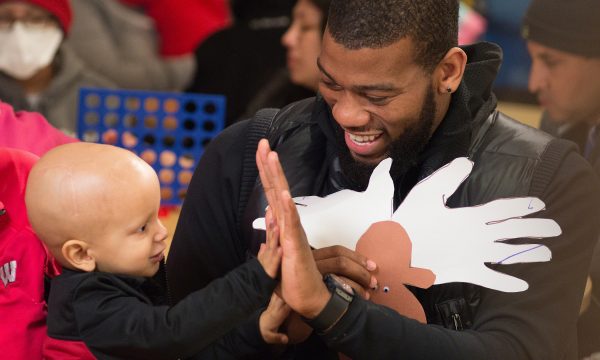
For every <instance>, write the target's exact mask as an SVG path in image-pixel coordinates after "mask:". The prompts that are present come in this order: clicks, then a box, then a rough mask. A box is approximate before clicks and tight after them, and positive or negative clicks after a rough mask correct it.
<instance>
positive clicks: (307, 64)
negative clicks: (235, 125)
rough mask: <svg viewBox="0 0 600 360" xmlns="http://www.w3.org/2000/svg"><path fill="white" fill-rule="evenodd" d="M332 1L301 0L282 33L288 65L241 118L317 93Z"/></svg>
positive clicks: (270, 82) (251, 103) (257, 95)
mask: <svg viewBox="0 0 600 360" xmlns="http://www.w3.org/2000/svg"><path fill="white" fill-rule="evenodd" d="M329 3H330V0H298V2H297V3H296V5H295V6H294V9H293V11H292V22H291V24H290V27H289V28H288V29H287V31H286V32H285V33H284V34H283V36H282V37H281V44H282V45H283V46H284V47H285V49H286V60H287V62H286V65H287V66H286V67H285V68H281V69H280V70H279V71H277V72H276V73H275V75H274V76H272V77H271V80H270V81H269V82H268V83H267V84H266V85H265V86H264V87H263V88H262V89H261V90H260V91H258V93H257V94H256V96H255V97H254V99H253V100H252V101H250V103H249V104H248V107H247V109H246V112H245V114H244V116H242V117H241V118H248V117H251V116H253V115H254V114H255V113H256V111H258V110H259V109H262V108H266V107H275V108H281V107H283V106H285V105H287V104H289V103H292V102H294V101H298V100H301V99H304V98H307V97H311V96H314V95H315V93H316V92H317V90H318V85H319V68H318V67H317V57H318V56H319V53H320V52H321V38H322V37H323V31H324V30H325V25H326V24H327V15H328V13H329Z"/></svg>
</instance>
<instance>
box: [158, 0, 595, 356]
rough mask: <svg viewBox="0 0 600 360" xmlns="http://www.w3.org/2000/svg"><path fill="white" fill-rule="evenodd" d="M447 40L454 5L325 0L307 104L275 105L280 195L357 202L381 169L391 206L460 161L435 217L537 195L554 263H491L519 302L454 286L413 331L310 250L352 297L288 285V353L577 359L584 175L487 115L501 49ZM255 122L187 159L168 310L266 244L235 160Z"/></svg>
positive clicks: (358, 278)
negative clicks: (194, 162) (293, 325)
mask: <svg viewBox="0 0 600 360" xmlns="http://www.w3.org/2000/svg"><path fill="white" fill-rule="evenodd" d="M457 28H458V2H457V1H455V0H380V1H360V0H334V1H332V3H331V6H330V13H329V18H328V25H327V28H326V30H325V34H324V37H323V43H322V50H321V54H320V56H319V59H318V66H319V69H320V83H319V92H320V94H319V95H318V96H317V97H316V98H311V99H306V100H303V101H300V102H298V103H294V104H291V105H289V106H287V107H285V108H284V109H282V110H281V111H280V112H279V113H278V114H277V115H276V116H275V118H274V120H273V124H272V126H271V127H270V131H269V133H268V138H269V141H270V143H271V145H272V147H273V148H274V149H275V151H276V152H277V153H278V155H279V159H280V161H281V163H282V165H283V168H284V170H285V174H286V177H287V179H288V181H289V185H290V189H291V194H292V196H309V195H317V196H326V195H329V194H331V193H334V192H337V191H339V190H342V189H352V190H357V191H360V190H364V189H365V187H366V185H367V183H368V179H369V175H370V174H371V172H372V170H373V169H374V167H375V166H376V165H377V164H378V163H379V162H380V161H381V160H383V159H384V158H386V157H392V158H393V160H394V161H393V165H392V168H391V170H390V174H391V176H392V179H393V181H394V187H395V193H394V207H397V206H399V204H401V203H402V202H403V200H404V198H405V197H406V195H407V194H408V192H409V191H410V190H411V189H412V188H413V187H414V186H415V184H417V183H418V182H419V181H420V180H422V179H424V178H426V177H428V176H429V175H431V174H432V173H433V172H434V171H435V170H437V169H439V168H440V167H442V166H443V165H445V164H447V163H449V162H450V161H451V160H453V159H455V158H457V157H462V156H466V157H469V158H470V159H472V160H473V161H474V163H475V166H474V168H473V171H472V173H471V175H470V176H469V178H468V179H467V180H466V181H465V183H463V185H462V186H461V187H459V188H458V190H457V191H456V192H455V193H454V195H452V196H451V197H450V198H449V199H448V202H447V204H448V206H450V207H464V206H475V205H479V204H483V203H486V202H488V201H491V200H495V199H498V198H510V197H519V196H537V197H539V198H540V199H541V200H543V201H544V203H545V204H546V211H545V212H543V213H542V214H541V215H540V216H543V217H545V218H550V219H554V220H555V221H556V222H557V223H558V224H559V225H560V227H561V229H562V235H561V236H558V237H556V238H553V239H551V240H547V241H543V243H544V245H547V246H548V247H549V248H550V249H551V252H552V254H553V258H552V260H551V261H550V262H548V263H544V264H517V265H507V266H505V265H489V266H490V267H492V268H493V269H495V270H498V271H501V272H503V273H506V274H509V275H512V276H516V277H519V278H521V279H524V280H525V281H527V282H528V284H529V285H530V287H529V289H528V290H527V291H524V292H520V293H502V292H498V291H495V290H489V289H485V288H482V287H478V286H475V285H471V284H466V283H449V284H442V285H435V286H432V287H431V288H429V289H427V290H422V289H413V290H412V291H413V292H414V294H415V296H416V297H417V299H418V300H419V302H420V303H421V305H422V306H423V309H424V311H425V314H426V317H427V324H421V323H419V322H417V321H414V320H412V319H408V318H406V317H403V316H401V315H399V314H397V313H395V312H393V311H392V310H390V309H389V308H386V307H383V306H379V305H376V304H373V303H371V302H369V301H366V300H365V299H364V298H363V297H366V296H364V289H365V288H368V287H375V286H377V279H376V278H375V277H374V276H373V275H372V270H374V268H375V265H376V264H373V262H372V261H370V260H369V259H367V258H365V257H363V256H361V255H359V254H356V253H354V252H353V251H350V250H349V249H343V248H339V247H331V248H321V249H315V250H314V251H313V256H314V260H315V262H316V266H317V268H318V270H319V271H320V272H321V273H322V274H328V273H335V274H337V275H339V276H341V277H342V280H343V281H344V282H345V283H346V284H349V285H351V286H352V288H353V289H354V291H355V292H356V295H352V294H346V296H340V291H342V290H340V289H342V288H344V286H340V285H339V284H338V285H336V284H335V283H334V282H333V281H332V280H331V277H326V279H327V284H328V286H330V289H334V288H336V287H337V290H339V291H333V290H332V292H331V293H328V292H323V291H322V289H323V284H322V283H319V282H317V283H316V284H315V282H314V281H311V280H310V279H309V278H308V277H307V278H306V281H300V280H298V281H296V283H297V284H299V285H305V286H304V288H302V286H299V287H295V286H291V287H287V290H284V294H283V296H284V298H285V297H286V292H287V295H290V292H292V293H293V292H294V291H297V293H294V294H293V295H294V296H296V297H298V296H299V297H301V298H303V299H305V301H304V303H303V304H302V306H300V307H298V308H295V310H296V311H298V312H299V313H300V314H301V315H303V316H304V317H305V318H306V319H307V323H308V324H309V325H310V326H312V328H313V329H314V330H315V331H314V332H313V334H312V336H311V337H310V338H309V339H308V340H307V341H305V342H303V343H302V344H300V345H297V346H295V347H293V348H290V349H288V353H287V355H290V353H291V355H293V356H294V357H295V358H311V359H314V358H335V356H337V353H338V352H342V353H345V354H346V355H348V356H350V357H351V358H355V359H365V358H373V359H385V358H398V357H403V358H408V359H413V358H426V359H496V358H497V359H523V358H533V359H563V358H568V359H574V358H576V357H577V354H576V348H577V346H576V331H575V324H576V319H577V313H578V310H579V305H580V303H581V297H582V294H583V289H584V284H585V278H586V272H587V267H588V264H589V261H590V256H591V249H592V247H593V245H594V242H595V239H594V234H596V232H597V231H598V225H599V224H600V222H599V221H598V220H600V219H598V214H600V212H599V210H600V209H599V206H600V192H599V191H598V190H597V189H595V188H594V184H595V181H596V180H595V179H596V178H595V175H594V174H593V171H592V169H591V168H590V167H589V165H588V164H587V163H586V162H585V160H584V159H583V158H582V157H581V156H580V155H579V154H577V152H576V150H575V148H574V147H572V146H571V145H569V144H568V143H566V142H563V141H562V140H556V139H554V138H552V137H550V136H548V135H546V134H544V133H542V132H540V131H538V130H535V129H532V128H529V127H526V126H524V125H522V124H520V123H519V122H517V121H514V120H512V119H509V118H508V117H506V116H505V115H503V114H501V113H500V112H498V111H496V98H495V96H494V95H493V94H492V92H491V87H492V83H493V81H494V78H495V76H496V73H497V71H498V68H499V66H500V64H501V58H502V52H501V49H500V48H499V47H498V46H496V45H494V44H490V43H480V44H475V45H472V46H467V47H463V48H459V47H457ZM256 123H257V120H256V119H255V120H253V121H245V122H241V123H239V124H236V125H234V126H232V127H230V128H228V129H226V130H225V131H224V132H223V133H222V134H221V135H220V136H219V137H218V138H217V139H215V140H214V141H213V142H212V143H211V145H210V146H209V148H208V149H207V150H206V152H205V154H204V156H203V157H202V159H201V161H200V164H199V166H198V169H197V171H196V174H195V175H194V178H193V179H192V183H191V185H190V188H189V192H188V196H187V198H186V201H185V203H184V206H183V210H182V214H181V218H180V221H179V224H178V226H177V230H176V233H175V236H174V240H173V245H172V247H171V251H170V255H169V261H168V264H167V267H168V273H169V279H170V283H171V289H172V290H173V293H174V294H173V295H174V297H175V300H177V299H180V298H182V297H183V296H185V295H186V294H187V293H189V292H191V291H194V290H195V289H198V288H201V287H203V286H205V285H206V284H207V283H208V282H210V281H211V280H212V279H213V278H216V277H219V276H222V275H223V274H225V273H226V272H228V271H229V270H231V269H233V268H234V267H236V266H238V265H239V264H240V263H243V262H245V261H246V259H247V258H248V257H249V256H252V253H253V252H255V251H256V250H257V249H258V244H259V243H260V242H261V241H264V240H263V239H261V237H260V234H257V233H256V232H252V228H251V221H252V220H254V219H255V218H258V217H261V216H263V214H264V208H265V204H266V203H265V200H264V195H263V193H262V188H261V186H260V184H256V186H254V184H255V178H253V177H251V176H250V181H251V183H252V185H253V186H254V190H253V192H252V193H251V194H250V195H249V199H250V200H249V202H248V204H247V206H245V205H244V204H245V203H244V201H245V200H244V199H245V198H247V197H248V194H247V193H245V185H244V184H245V183H247V182H248V179H247V177H248V174H249V173H248V172H247V171H246V169H247V167H246V166H244V163H248V162H252V161H254V151H255V147H252V146H249V145H252V143H251V142H249V141H248V140H247V138H248V136H249V134H252V133H253V132H254V131H256V127H255V124H256ZM590 189H592V190H590ZM240 204H241V205H240ZM424 206H425V205H424ZM349 221H351V219H349ZM323 226H327V224H324V225H323ZM431 226H436V224H431ZM465 231H468V229H465ZM309 240H310V239H309ZM446 241H448V242H452V241H453V239H452V238H448V239H446ZM521 241H522V240H520V239H518V240H515V241H511V243H512V242H515V243H519V242H521ZM525 241H526V240H525ZM284 257H285V252H284ZM309 267H310V266H307V268H309ZM302 276H304V275H303V272H299V273H298V274H297V277H298V279H302ZM313 279H314V278H313ZM283 281H284V285H283V286H284V288H285V281H286V280H285V279H284V280H283ZM307 287H308V290H307ZM310 287H313V289H314V290H313V291H311V288H310ZM301 288H302V289H301ZM300 303H302V302H300ZM290 306H291V305H290Z"/></svg>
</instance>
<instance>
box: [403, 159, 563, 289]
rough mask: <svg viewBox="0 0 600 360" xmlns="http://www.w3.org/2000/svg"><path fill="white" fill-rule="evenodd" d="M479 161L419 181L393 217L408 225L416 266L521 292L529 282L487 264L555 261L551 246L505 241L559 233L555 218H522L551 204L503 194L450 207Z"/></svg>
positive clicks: (444, 277) (442, 276)
mask: <svg viewBox="0 0 600 360" xmlns="http://www.w3.org/2000/svg"><path fill="white" fill-rule="evenodd" d="M472 169H473V163H472V162H471V161H469V160H468V159H466V158H458V159H455V160H453V161H452V162H451V163H450V164H448V165H446V166H444V167H442V168H440V169H439V170H438V171H436V172H435V173H433V174H432V175H431V176H429V177H428V178H426V179H424V180H423V181H421V182H420V183H418V184H417V185H416V186H415V187H414V188H413V189H412V190H411V192H410V193H409V194H408V196H407V197H406V199H404V201H403V202H402V204H401V205H400V206H399V207H398V209H397V210H396V212H395V213H394V215H393V216H392V219H393V220H394V221H397V222H399V223H400V224H402V226H403V227H404V228H405V229H406V232H407V233H408V235H409V236H410V240H411V242H412V244H413V251H412V262H411V265H412V266H414V267H422V268H426V269H430V270H431V271H433V272H434V273H435V275H436V281H435V283H436V284H443V283H448V282H454V281H458V282H468V283H472V284H476V285H480V286H485V287H488V288H492V289H496V290H500V291H505V292H516V291H523V290H526V289H527V288H528V285H527V282H525V281H523V280H521V279H518V278H515V277H513V276H509V275H506V274H503V273H500V272H497V271H494V270H491V269H490V268H488V267H487V266H485V265H484V263H486V262H489V263H494V264H514V263H524V262H540V261H549V260H550V259H551V258H552V254H551V252H550V249H548V248H547V247H546V246H543V245H538V244H532V245H512V244H506V243H503V242H502V240H507V239H513V238H522V237H527V238H546V237H553V236H558V235H560V234H561V229H560V227H559V226H558V224H557V223H556V222H555V221H553V220H550V219H539V218H521V217H522V216H526V215H530V214H533V213H536V212H538V211H540V210H543V209H544V208H545V204H544V203H543V202H542V201H541V200H539V199H538V198H533V197H523V198H512V199H500V200H495V201H491V202H489V203H487V204H483V205H480V206H473V207H464V208H455V209H450V208H448V207H447V206H446V201H447V199H448V198H449V197H450V195H452V194H453V193H454V191H456V189H457V188H458V186H459V185H460V184H461V183H462V182H463V181H464V180H465V179H466V178H467V176H469V174H470V173H471V170H472Z"/></svg>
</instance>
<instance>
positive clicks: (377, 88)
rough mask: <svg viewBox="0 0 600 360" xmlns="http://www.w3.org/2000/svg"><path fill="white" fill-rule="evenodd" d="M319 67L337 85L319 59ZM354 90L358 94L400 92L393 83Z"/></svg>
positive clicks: (354, 87)
mask: <svg viewBox="0 0 600 360" xmlns="http://www.w3.org/2000/svg"><path fill="white" fill-rule="evenodd" d="M317 67H318V68H319V70H321V72H322V73H323V74H324V75H325V76H327V77H328V78H329V79H330V80H331V81H333V82H334V83H337V82H336V81H335V79H334V78H333V76H331V75H330V74H329V73H328V72H327V71H326V70H325V69H324V68H323V65H321V61H320V59H319V58H317ZM352 90H354V91H356V92H358V93H364V92H367V91H398V90H399V89H398V87H396V86H395V85H394V84H392V83H382V84H371V85H355V86H352Z"/></svg>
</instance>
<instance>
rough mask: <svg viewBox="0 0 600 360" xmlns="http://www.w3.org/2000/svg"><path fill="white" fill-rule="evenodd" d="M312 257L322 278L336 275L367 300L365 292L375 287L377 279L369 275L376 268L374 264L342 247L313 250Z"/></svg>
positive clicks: (368, 296)
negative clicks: (327, 275)
mask: <svg viewBox="0 0 600 360" xmlns="http://www.w3.org/2000/svg"><path fill="white" fill-rule="evenodd" d="M313 256H314V258H315V261H316V262H317V268H318V269H319V272H320V273H321V274H322V275H323V276H325V275H326V274H336V275H337V276H338V277H339V278H340V280H341V281H343V282H344V283H346V284H348V285H349V286H350V287H352V288H353V289H354V291H356V293H357V294H359V295H360V296H362V297H363V298H365V299H367V300H368V299H369V298H370V294H369V293H368V292H367V290H368V289H374V288H376V287H377V279H376V278H375V276H373V275H372V274H371V273H370V272H371V271H374V270H375V269H376V268H377V266H376V264H375V262H373V261H372V260H369V259H367V258H366V257H365V256H363V255H361V254H359V253H357V252H356V251H352V250H350V249H348V248H345V247H343V246H330V247H326V248H321V249H315V250H313Z"/></svg>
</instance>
